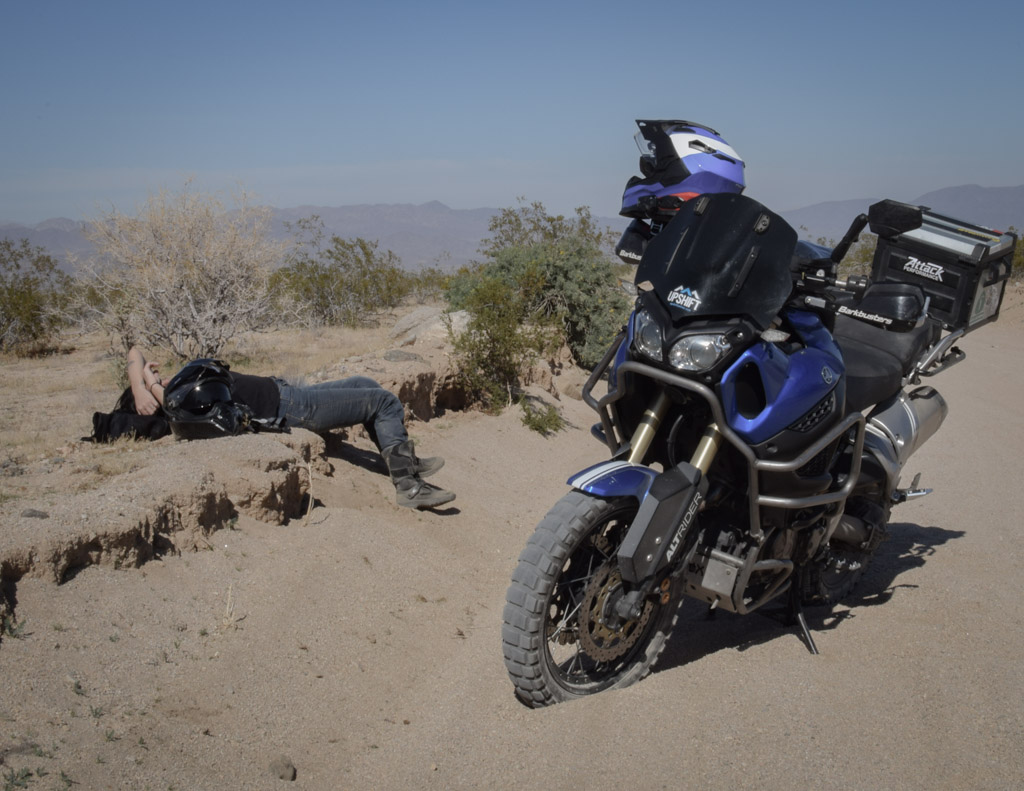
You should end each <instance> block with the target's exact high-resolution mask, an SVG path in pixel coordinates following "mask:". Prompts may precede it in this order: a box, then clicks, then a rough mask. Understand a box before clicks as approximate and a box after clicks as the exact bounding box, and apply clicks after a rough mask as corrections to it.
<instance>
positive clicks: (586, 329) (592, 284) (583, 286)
mask: <svg viewBox="0 0 1024 791" xmlns="http://www.w3.org/2000/svg"><path fill="white" fill-rule="evenodd" d="M490 231H491V237H490V238H489V239H488V240H487V241H486V243H485V245H484V247H483V248H482V249H481V253H482V254H483V255H484V256H485V257H486V258H487V259H488V260H487V261H485V262H483V263H480V264H477V265H476V266H475V267H473V268H467V269H464V270H462V271H460V272H459V273H458V274H457V275H456V276H455V277H453V278H452V280H451V281H450V283H449V288H448V290H447V294H446V296H447V298H448V300H449V303H450V304H451V305H452V307H453V308H454V309H462V308H464V307H465V304H466V300H467V296H468V295H469V294H470V293H472V291H473V289H474V288H476V287H477V285H478V284H479V282H480V281H481V280H482V279H484V278H496V279H498V280H499V281H502V282H504V283H505V285H506V287H507V288H509V289H514V288H517V284H518V283H519V282H520V281H521V280H523V279H524V278H525V279H532V280H534V281H536V282H537V287H536V288H535V289H534V290H533V292H532V293H533V296H532V297H531V298H530V301H529V302H528V303H527V304H526V305H525V306H524V315H525V316H528V317H529V319H530V320H532V321H536V322H543V323H556V324H558V325H560V326H561V327H562V331H563V335H564V340H565V342H566V343H567V344H568V346H569V349H570V351H571V352H572V354H573V357H574V359H575V360H576V362H577V363H578V364H580V365H582V366H584V367H587V368H589V367H593V366H594V365H595V364H596V363H597V362H598V361H599V360H600V359H601V355H602V354H603V353H604V351H605V349H606V348H607V347H608V344H609V343H611V341H612V339H613V338H614V337H615V335H616V334H617V333H618V331H619V329H620V328H621V327H622V324H623V322H624V321H625V319H626V317H627V315H628V314H629V300H628V298H627V297H626V295H625V293H624V292H623V291H622V290H621V289H620V287H619V270H620V268H621V267H620V265H619V264H618V263H617V262H616V261H615V259H613V258H612V256H611V255H610V252H609V251H610V244H611V242H612V240H613V238H614V237H613V235H612V234H611V232H610V231H607V230H604V231H603V230H600V229H599V228H598V227H597V225H596V224H595V222H594V220H593V219H592V217H591V216H590V211H589V209H587V208H586V207H581V208H578V209H577V210H576V216H575V217H574V218H572V219H566V218H565V217H563V216H561V215H558V216H552V215H549V214H547V213H546V212H545V210H544V207H543V205H542V204H540V203H532V204H530V205H528V206H526V205H520V207H519V208H518V209H504V210H502V211H501V212H499V213H498V214H497V215H495V217H493V218H492V220H491V224H490Z"/></svg>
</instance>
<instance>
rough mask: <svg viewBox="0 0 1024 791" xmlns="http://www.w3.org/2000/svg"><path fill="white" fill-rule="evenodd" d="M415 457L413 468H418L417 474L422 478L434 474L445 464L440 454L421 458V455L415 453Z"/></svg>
mask: <svg viewBox="0 0 1024 791" xmlns="http://www.w3.org/2000/svg"><path fill="white" fill-rule="evenodd" d="M413 459H414V464H413V469H415V470H416V474H417V475H418V476H420V477H421V478H427V477H429V476H431V475H433V474H434V473H435V472H437V471H438V470H439V469H441V468H442V467H443V466H444V459H442V458H441V457H440V456H428V457H427V458H425V459H421V458H420V457H419V456H416V455H415V454H413Z"/></svg>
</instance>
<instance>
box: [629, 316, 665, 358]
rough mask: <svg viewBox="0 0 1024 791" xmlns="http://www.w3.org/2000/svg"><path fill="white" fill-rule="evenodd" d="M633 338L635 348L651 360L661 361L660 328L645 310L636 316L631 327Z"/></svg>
mask: <svg viewBox="0 0 1024 791" xmlns="http://www.w3.org/2000/svg"><path fill="white" fill-rule="evenodd" d="M633 338H634V340H635V342H636V348H637V349H639V350H640V351H641V352H642V353H643V354H645V355H646V356H648V357H650V358H651V359H652V360H658V361H659V362H660V361H661V342H662V339H661V327H659V326H658V323H657V322H656V321H655V320H654V316H652V315H651V314H650V313H648V312H647V311H646V310H641V311H640V312H639V313H637V314H636V323H635V324H634V325H633Z"/></svg>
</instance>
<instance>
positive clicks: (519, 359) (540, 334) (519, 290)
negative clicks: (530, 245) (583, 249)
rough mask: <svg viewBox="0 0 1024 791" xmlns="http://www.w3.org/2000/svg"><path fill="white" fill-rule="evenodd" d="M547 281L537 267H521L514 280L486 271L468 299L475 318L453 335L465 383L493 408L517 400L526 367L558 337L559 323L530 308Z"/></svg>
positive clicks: (464, 305) (466, 302)
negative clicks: (538, 316)
mask: <svg viewBox="0 0 1024 791" xmlns="http://www.w3.org/2000/svg"><path fill="white" fill-rule="evenodd" d="M541 285H542V281H541V280H540V279H539V278H538V277H537V276H536V273H535V272H534V271H532V270H526V271H524V272H522V273H520V274H519V275H518V277H517V279H516V280H515V281H514V282H513V283H512V285H510V284H509V283H508V281H506V280H505V279H504V278H499V277H495V276H491V275H483V276H481V277H480V278H479V279H476V280H475V282H474V287H473V288H472V289H471V290H470V291H469V292H468V293H467V294H466V297H465V299H464V301H463V303H462V309H464V310H465V311H466V312H467V313H468V315H469V321H468V324H467V326H466V328H465V330H463V331H462V332H460V333H458V334H457V335H455V337H454V338H453V341H452V346H453V351H454V358H455V363H456V366H457V368H458V371H459V376H460V378H461V380H462V385H463V387H465V389H466V391H467V392H468V393H470V395H471V396H472V397H473V398H474V399H476V400H478V401H480V402H481V403H483V404H484V406H486V407H487V408H489V409H493V410H500V409H502V408H503V407H505V406H507V405H508V404H510V403H513V402H514V401H516V400H517V399H518V397H519V393H518V391H519V383H520V379H521V377H522V375H523V372H524V371H525V370H526V369H527V368H528V367H529V366H530V365H532V364H533V362H534V361H536V359H537V358H538V356H539V355H541V354H542V353H544V352H548V351H551V350H552V348H553V347H554V346H555V344H556V342H557V339H558V337H559V333H558V330H557V327H555V326H553V325H552V324H551V323H550V322H544V321H536V320H535V318H536V317H534V316H532V315H531V312H530V306H531V304H532V303H533V302H534V301H535V300H536V298H537V291H538V290H539V289H540V287H541Z"/></svg>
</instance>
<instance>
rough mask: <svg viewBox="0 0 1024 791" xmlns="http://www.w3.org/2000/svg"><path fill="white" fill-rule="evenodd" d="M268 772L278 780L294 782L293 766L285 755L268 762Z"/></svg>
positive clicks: (294, 772)
mask: <svg viewBox="0 0 1024 791" xmlns="http://www.w3.org/2000/svg"><path fill="white" fill-rule="evenodd" d="M270 772H271V774H273V775H274V777H277V778H278V779H280V780H294V779H295V776H296V774H298V773H297V772H296V771H295V764H293V763H292V762H291V759H289V758H288V756H286V755H279V756H278V757H277V758H275V759H274V760H273V761H271V762H270Z"/></svg>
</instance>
